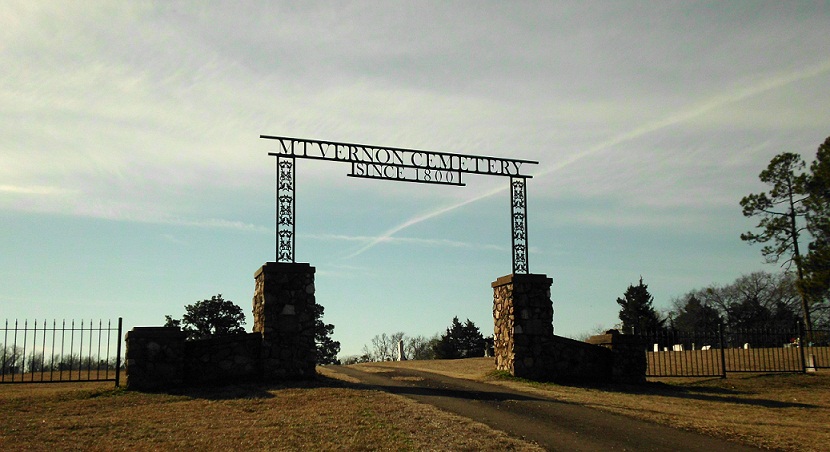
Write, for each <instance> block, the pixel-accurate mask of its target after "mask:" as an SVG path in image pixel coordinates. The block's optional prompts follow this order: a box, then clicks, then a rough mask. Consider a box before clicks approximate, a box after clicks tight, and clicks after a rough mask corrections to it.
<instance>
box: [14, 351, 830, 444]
mask: <svg viewBox="0 0 830 452" xmlns="http://www.w3.org/2000/svg"><path fill="white" fill-rule="evenodd" d="M381 365H382V366H387V365H394V366H407V367H413V368H418V369H422V370H427V371H433V372H438V373H442V374H445V375H449V376H454V377H459V378H468V379H473V380H486V381H490V382H492V383H495V384H500V385H505V386H508V387H513V388H517V389H522V390H524V391H529V392H532V393H534V394H535V395H539V396H544V397H549V398H552V399H557V400H562V401H567V402H571V403H578V404H581V405H585V406H589V407H592V408H596V409H599V410H604V411H609V412H615V413H621V414H624V415H627V416H632V417H636V418H640V419H645V420H648V421H652V422H657V423H661V424H666V425H671V426H674V427H678V428H683V429H688V430H693V431H699V432H704V433H707V434H710V435H714V436H719V437H725V438H729V439H732V440H738V441H740V442H743V443H746V444H751V445H755V446H761V447H766V448H772V449H781V450H816V451H818V450H826V449H827V445H828V444H830V432H828V428H827V426H828V425H830V372H828V371H820V372H817V373H815V374H775V375H764V374H746V375H744V374H740V375H736V376H732V375H730V377H729V378H728V379H723V380H722V379H719V378H709V379H686V378H682V379H663V380H653V381H651V382H650V383H649V384H648V385H645V386H622V385H609V386H604V387H580V386H562V385H554V384H541V383H532V382H524V381H519V380H515V379H512V378H505V377H503V376H501V375H498V374H495V373H494V372H493V363H492V358H476V359H468V360H456V361H405V362H401V363H372V364H361V365H359V366H367V367H372V366H381ZM323 373H325V370H323ZM0 407H2V408H0V450H66V449H74V450H78V449H83V450H126V449H129V450H184V449H187V450H193V449H205V450H218V449H234V450H236V449H251V448H252V449H259V450H263V449H280V450H309V449H313V450H535V447H534V446H533V445H532V444H529V443H526V442H522V441H520V440H517V439H513V438H509V437H507V436H506V435H504V434H503V433H501V432H497V431H494V430H492V429H490V428H488V427H486V426H484V425H482V424H479V423H475V422H472V421H469V420H467V419H464V418H460V417H458V416H454V415H450V414H448V413H445V412H442V411H439V410H437V409H435V408H432V407H430V406H427V405H423V404H420V403H417V402H414V401H411V400H409V399H406V398H403V397H400V396H395V395H391V394H386V393H382V392H377V391H373V390H365V389H359V388H357V387H355V386H352V385H350V384H349V383H347V382H341V381H335V380H331V379H329V378H326V377H324V376H323V377H321V378H320V379H319V380H318V381H316V382H309V383H301V384H292V385H254V384H251V385H230V386H224V387H218V388H205V389H194V390H187V391H182V392H180V393H176V394H147V393H138V392H133V391H125V390H121V389H114V388H113V386H112V382H105V383H51V384H15V385H0Z"/></svg>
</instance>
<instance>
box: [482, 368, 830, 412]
mask: <svg viewBox="0 0 830 452" xmlns="http://www.w3.org/2000/svg"><path fill="white" fill-rule="evenodd" d="M764 377H766V375H759V376H755V377H749V378H764ZM494 378H497V379H504V380H513V381H521V382H524V383H527V384H531V385H538V386H540V387H545V386H565V387H574V388H583V389H593V390H598V391H605V392H615V393H622V394H634V395H656V396H662V397H675V398H678V399H691V400H703V401H709V402H720V403H733V404H740V405H751V406H761V407H765V408H821V406H820V405H814V404H810V403H800V402H782V401H780V400H771V399H758V398H750V397H749V396H750V395H751V394H755V392H753V391H742V390H737V389H730V388H724V387H717V386H705V385H700V384H705V383H711V382H715V381H717V382H720V381H723V380H721V379H720V378H711V379H705V380H698V381H696V382H695V383H694V384H691V385H688V386H681V385H675V384H668V383H663V382H647V383H645V384H641V385H634V384H618V383H596V384H582V383H574V382H564V383H548V382H544V383H541V382H534V381H530V380H525V379H519V378H514V377H510V376H504V375H497V376H495V377H494Z"/></svg>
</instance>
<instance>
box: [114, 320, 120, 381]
mask: <svg viewBox="0 0 830 452" xmlns="http://www.w3.org/2000/svg"><path fill="white" fill-rule="evenodd" d="M116 343H117V345H116V352H115V387H116V388H118V387H120V386H121V317H119V318H118V340H117V341H116Z"/></svg>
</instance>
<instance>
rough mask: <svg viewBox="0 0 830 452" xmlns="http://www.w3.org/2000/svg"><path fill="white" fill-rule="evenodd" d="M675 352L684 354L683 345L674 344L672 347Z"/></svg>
mask: <svg viewBox="0 0 830 452" xmlns="http://www.w3.org/2000/svg"><path fill="white" fill-rule="evenodd" d="M671 349H672V351H673V352H682V351H683V344H674V345H672V347H671Z"/></svg>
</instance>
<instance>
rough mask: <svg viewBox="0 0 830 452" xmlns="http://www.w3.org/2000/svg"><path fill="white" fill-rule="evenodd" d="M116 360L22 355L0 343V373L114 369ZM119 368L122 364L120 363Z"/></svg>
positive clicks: (70, 355)
mask: <svg viewBox="0 0 830 452" xmlns="http://www.w3.org/2000/svg"><path fill="white" fill-rule="evenodd" d="M115 361H116V358H115V357H114V356H113V357H110V358H109V359H101V358H99V357H97V356H81V355H80V354H79V353H64V354H60V353H56V354H53V355H51V356H50V355H44V354H43V352H38V351H31V352H28V353H24V350H23V348H21V347H19V346H14V345H9V346H4V345H3V344H2V343H0V373H2V374H12V373H28V372H50V371H62V370H85V369H91V370H97V369H101V370H103V369H115V366H116V363H115ZM120 366H121V368H123V367H124V363H123V362H122V363H120Z"/></svg>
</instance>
